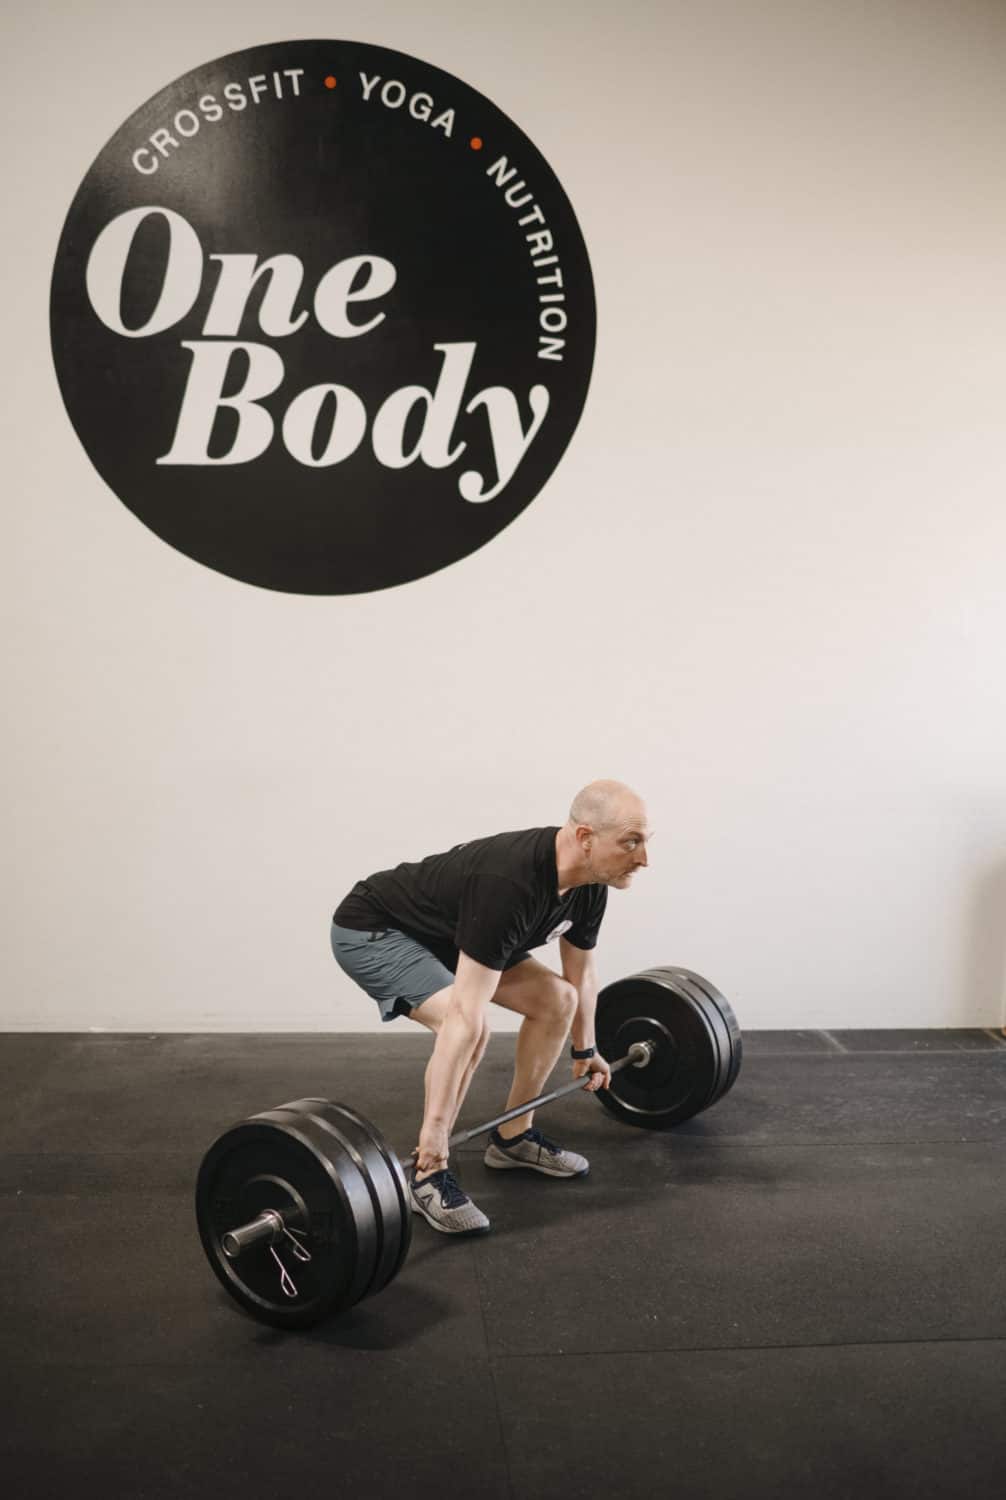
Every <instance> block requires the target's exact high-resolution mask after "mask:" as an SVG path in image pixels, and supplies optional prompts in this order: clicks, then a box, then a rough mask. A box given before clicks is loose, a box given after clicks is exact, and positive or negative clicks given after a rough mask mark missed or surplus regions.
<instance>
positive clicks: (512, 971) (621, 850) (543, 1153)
mask: <svg viewBox="0 0 1006 1500" xmlns="http://www.w3.org/2000/svg"><path fill="white" fill-rule="evenodd" d="M649 837H650V831H649V828H648V825H647V817H646V808H645V806H644V804H643V802H642V799H641V798H640V797H638V796H637V795H636V793H635V792H633V791H632V790H631V788H629V787H627V786H625V785H624V784H623V783H622V782H619V781H594V782H591V784H590V785H589V786H586V787H584V788H583V789H582V791H580V792H578V793H577V795H576V797H575V798H574V799H573V803H572V806H571V808H570V812H569V818H568V820H567V821H566V823H565V824H564V825H563V826H562V827H556V826H551V827H546V828H527V829H523V830H521V831H519V832H516V833H498V834H495V835H493V836H491V837H489V838H480V839H473V840H471V841H469V842H467V843H464V844H455V846H454V847H453V848H452V849H449V850H447V852H446V853H444V854H431V855H428V856H427V858H426V859H423V860H420V861H418V862H417V863H414V864H400V865H397V866H396V867H395V868H394V869H392V870H381V871H379V872H377V873H376V874H374V875H369V876H368V877H367V879H366V880H360V881H358V882H357V883H356V885H354V887H353V889H352V890H351V891H350V892H349V894H348V895H347V896H346V897H345V898H344V900H343V901H342V902H340V904H339V906H338V908H337V909H336V912H335V916H334V918H333V921H332V951H333V953H334V954H335V958H336V961H337V962H338V964H339V966H340V967H341V968H342V969H343V970H345V972H346V973H347V974H349V975H350V977H351V978H352V979H354V980H355V981H356V982H357V984H359V985H361V986H362V988H363V989H364V990H366V992H367V994H368V995H370V996H371V998H372V999H374V1000H375V1001H376V1002H377V1004H378V1007H379V1009H380V1013H381V1019H382V1021H392V1020H395V1019H396V1018H397V1017H399V1016H406V1017H408V1019H409V1020H410V1021H417V1022H419V1023H420V1024H421V1025H423V1026H427V1027H429V1029H430V1030H431V1031H433V1032H434V1033H435V1034H436V1041H435V1043H434V1047H433V1053H432V1055H431V1057H430V1060H429V1063H428V1065H427V1068H426V1085H425V1087H426V1101H425V1108H424V1112H423V1123H422V1127H421V1129H420V1132H419V1145H418V1148H417V1156H416V1161H415V1163H414V1165H413V1167H412V1169H411V1171H410V1173H409V1185H410V1191H411V1195H412V1206H413V1209H414V1211H415V1212H417V1213H420V1214H422V1216H423V1217H424V1218H425V1219H426V1220H427V1222H428V1223H429V1224H432V1226H433V1228H434V1229H439V1230H441V1231H443V1232H444V1233H446V1234H484V1233H485V1232H486V1230H488V1228H489V1220H488V1219H487V1218H486V1216H485V1214H484V1213H483V1212H482V1211H481V1209H479V1208H477V1207H476V1205H475V1204H474V1203H473V1202H472V1201H471V1199H470V1198H469V1197H468V1196H467V1194H465V1193H464V1192H463V1191H462V1190H461V1188H460V1186H459V1184H458V1182H457V1179H456V1178H455V1176H454V1174H453V1173H452V1172H451V1171H450V1170H449V1165H448V1137H449V1136H450V1133H451V1131H452V1130H453V1128H454V1122H455V1120H456V1119H457V1116H458V1112H459V1110H460V1109H461V1105H462V1103H463V1102H464V1098H465V1095H466V1093H467V1092H468V1086H469V1084H470V1083H471V1080H472V1075H473V1074H474V1072H475V1069H476V1068H477V1067H478V1065H479V1062H480V1061H481V1059H482V1055H483V1053H484V1052H485V1049H486V1043H487V1042H488V1040H489V1035H490V1027H489V1021H488V1014H487V1013H488V1010H489V1002H490V1001H494V1002H495V1003H496V1004H497V1005H502V1006H503V1007H504V1008H505V1009H507V1010H513V1011H516V1012H517V1013H518V1014H519V1015H521V1016H523V1018H524V1019H523V1021H522V1022H521V1027H520V1031H519V1033H518V1036H517V1050H516V1064H515V1067H514V1075H513V1083H512V1085H511V1088H510V1093H509V1096H508V1098H507V1103H506V1108H507V1109H511V1108H513V1107H514V1106H515V1105H517V1104H521V1103H523V1102H524V1101H525V1100H526V1099H533V1098H534V1097H535V1096H536V1095H538V1094H540V1093H541V1092H542V1089H543V1087H544V1084H545V1080H546V1079H547V1078H548V1076H549V1074H550V1073H551V1071H552V1069H553V1067H554V1066H555V1064H556V1062H557V1060H558V1057H559V1054H560V1052H561V1050H562V1046H563V1042H564V1041H565V1039H566V1037H567V1035H569V1033H570V1031H571V1030H572V1047H571V1049H570V1051H571V1056H572V1059H573V1076H574V1078H581V1077H583V1076H584V1075H585V1074H587V1073H589V1074H590V1080H589V1082H588V1083H587V1084H585V1085H584V1086H585V1088H588V1089H590V1090H596V1089H599V1088H607V1087H608V1084H609V1082H610V1080H611V1069H610V1067H609V1066H608V1064H607V1062H606V1061H605V1059H604V1058H603V1057H601V1056H600V1055H599V1054H598V1053H597V1050H596V1048H595V1045H594V1012H595V1008H596V1004H597V988H598V982H597V975H596V971H595V967H594V948H595V946H596V944H597V934H598V930H599V928H600V926H601V920H602V918H603V916H604V909H605V904H606V902H607V898H608V889H607V888H608V886H614V887H615V888H616V889H619V890H625V889H627V888H628V886H629V885H630V884H631V881H632V877H633V876H634V874H635V873H636V871H637V870H638V869H639V868H640V866H642V865H645V864H646V863H647V854H646V845H647V840H648V839H649ZM555 938H558V939H559V956H560V959H561V965H562V972H561V974H559V973H556V972H555V971H554V970H552V969H550V968H548V967H547V966H546V965H545V964H543V963H539V961H538V960H537V959H536V958H532V957H531V954H530V952H529V951H528V950H529V949H531V948H537V947H539V946H540V945H541V944H543V943H549V942H552V941H554V939H555ZM501 1113H502V1111H501ZM483 1160H484V1162H485V1165H486V1166H487V1167H493V1168H496V1169H499V1170H503V1171H506V1170H511V1169H513V1168H525V1169H530V1170H532V1171H536V1172H542V1173H544V1174H545V1175H546V1176H548V1177H577V1176H581V1175H582V1174H583V1173H584V1172H586V1171H587V1170H588V1166H589V1164H588V1162H587V1161H586V1159H585V1158H584V1157H582V1156H578V1155H577V1154H576V1152H574V1151H569V1150H565V1149H564V1148H563V1147H561V1146H558V1145H556V1143H555V1142H554V1141H551V1140H548V1139H546V1137H545V1136H543V1135H542V1134H541V1132H540V1131H539V1130H536V1129H535V1128H534V1126H533V1124H532V1112H531V1111H528V1112H527V1113H526V1114H524V1115H521V1116H520V1117H518V1118H517V1119H514V1120H511V1121H509V1122H508V1123H507V1124H506V1125H505V1126H504V1127H503V1128H502V1130H498V1129H497V1130H494V1131H493V1132H492V1134H491V1135H490V1138H489V1145H488V1146H487V1148H486V1152H485V1156H484V1158H483Z"/></svg>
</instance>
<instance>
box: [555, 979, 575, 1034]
mask: <svg viewBox="0 0 1006 1500" xmlns="http://www.w3.org/2000/svg"><path fill="white" fill-rule="evenodd" d="M547 994H548V1014H549V1015H551V1016H553V1017H554V1018H555V1019H556V1020H557V1021H563V1022H565V1024H566V1025H567V1026H568V1025H569V1023H570V1022H571V1021H572V1019H573V1017H574V1015H575V1014H576V1007H577V1005H578V1004H579V1000H580V997H579V994H578V993H577V988H576V985H575V984H570V982H569V980H568V979H560V978H559V976H558V974H557V975H556V976H555V978H554V979H553V980H551V981H550V982H549V984H548V986H547Z"/></svg>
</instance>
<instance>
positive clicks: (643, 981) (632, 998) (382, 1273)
mask: <svg viewBox="0 0 1006 1500" xmlns="http://www.w3.org/2000/svg"><path fill="white" fill-rule="evenodd" d="M595 1027H596V1036H597V1046H598V1050H599V1051H600V1052H601V1054H602V1056H604V1057H605V1058H611V1057H614V1058H615V1059H616V1061H615V1062H613V1063H611V1084H610V1086H609V1087H608V1088H607V1089H599V1090H598V1091H597V1094H596V1097H597V1098H598V1099H599V1100H600V1102H601V1104H602V1105H603V1106H604V1107H605V1109H607V1110H609V1111H610V1112H611V1113H612V1114H614V1115H616V1116H617V1117H618V1118H619V1119H620V1120H623V1121H625V1122H626V1123H627V1124H630V1125H637V1126H642V1127H643V1128H645V1129H650V1130H668V1129H671V1128H672V1127H673V1126H675V1125H679V1124H681V1123H682V1121H684V1120H689V1119H691V1118H692V1117H693V1116H695V1115H697V1114H699V1113H701V1111H702V1110H705V1109H708V1108H709V1107H710V1105H712V1104H715V1103H716V1101H717V1100H718V1099H722V1097H723V1095H724V1094H725V1093H727V1091H728V1090H729V1089H731V1088H732V1087H733V1085H734V1083H735V1082H736V1079H737V1075H738V1073H739V1071H740V1065H741V1055H742V1043H741V1033H740V1028H739V1026H738V1025H737V1020H736V1017H735V1016H734V1013H733V1011H732V1009H731V1007H730V1005H729V1003H728V1002H727V1001H726V1000H725V999H724V997H723V996H722V995H721V994H720V993H719V991H718V990H717V989H715V988H714V987H713V985H711V984H710V983H709V981H708V980H706V979H703V978H702V977H701V975H699V974H696V973H694V972H693V971H692V970H690V969H680V968H670V967H664V968H655V969H646V970H644V971H642V972H641V973H638V974H632V975H630V976H629V977H628V978H626V979H620V980H617V981H616V982H615V983H614V984H610V985H607V986H606V987H605V988H604V989H602V990H601V991H600V993H599V995H598V997H597V1014H596V1018H595ZM589 1080H590V1074H589V1073H588V1074H586V1075H585V1076H584V1077H582V1078H577V1079H574V1080H573V1082H572V1083H567V1084H564V1085H563V1086H562V1087H560V1088H557V1089H553V1090H552V1091H551V1092H550V1093H547V1094H541V1095H539V1096H538V1097H537V1098H536V1099H529V1100H528V1101H527V1102H526V1103H524V1104H518V1105H515V1106H514V1107H513V1108H512V1109H509V1110H507V1111H506V1112H505V1113H504V1114H501V1115H497V1116H496V1117H495V1119H492V1120H487V1121H485V1123H484V1124H481V1125H476V1126H474V1127H473V1128H471V1129H469V1130H464V1131H461V1132H459V1133H457V1134H455V1135H452V1136H451V1138H450V1141H449V1143H448V1146H449V1149H450V1148H453V1147H455V1146H460V1145H463V1144H464V1143H465V1142H466V1141H469V1140H472V1139H473V1137H475V1136H478V1135H484V1134H485V1133H486V1132H487V1131H489V1130H491V1129H492V1128H493V1127H494V1126H497V1125H502V1124H504V1123H505V1122H506V1121H507V1120H512V1119H516V1118H517V1116H519V1115H523V1114H525V1113H526V1112H527V1111H528V1110H531V1109H538V1108H540V1107H541V1106H543V1105H545V1104H549V1103H551V1102H552V1101H553V1100H555V1099H559V1098H562V1096H563V1095H564V1094H569V1093H573V1092H574V1091H576V1090H577V1089H582V1088H584V1087H585V1086H586V1084H587V1083H588V1082H589ZM413 1159H414V1158H413V1157H398V1156H396V1155H395V1153H394V1152H393V1151H392V1150H391V1148H390V1146H389V1145H388V1144H387V1142H386V1141H385V1140H384V1138H383V1137H382V1136H381V1134H380V1132H379V1131H378V1130H377V1127H376V1126H375V1125H372V1124H371V1122H370V1121H369V1120H368V1119H366V1117H365V1116H363V1115H361V1114H359V1113H358V1112H357V1111H356V1110H355V1109H352V1108H351V1107H350V1106H349V1105H348V1104H337V1103H335V1102H334V1101H332V1100H330V1099H294V1100H293V1101H292V1102H291V1103H289V1104H280V1105H278V1106H277V1107H276V1108H275V1109H270V1110H266V1111H264V1112H263V1113H261V1114H257V1115H252V1116H251V1118H250V1119H247V1120H243V1121H240V1122H239V1123H238V1124H236V1125H233V1126H231V1128H230V1129H229V1130H226V1131H225V1132H224V1133H223V1135H221V1136H220V1137H219V1139H218V1140H216V1141H215V1142H214V1143H213V1145H212V1146H211V1147H210V1149H209V1150H208V1151H207V1153H206V1155H205V1156H204V1157H203V1160H202V1164H201V1166H200V1168H199V1175H198V1178H197V1181H196V1221H197V1223H198V1226H199V1237H200V1239H201V1241H202V1245H203V1249H204V1250H205V1252H206V1256H207V1258H208V1260H209V1263H210V1265H211V1267H212V1268H213V1271H214V1273H215V1274H216V1276H217V1277H218V1278H219V1280H220V1282H221V1283H222V1285H223V1286H224V1288H225V1290H226V1291H227V1292H228V1293H229V1294H230V1296H231V1297H233V1299H234V1300H235V1302H237V1303H238V1304H239V1305H240V1306H241V1307H243V1308H244V1309H245V1310H246V1311H248V1312H250V1313H251V1314H253V1316H255V1317H257V1318H259V1319H260V1320H261V1321H262V1322H264V1323H270V1324H272V1325H273V1326H276V1327H280V1328H291V1329H293V1328H308V1327H310V1326H311V1325H312V1324H314V1323H317V1322H318V1321H319V1320H320V1319H322V1318H324V1317H328V1316H332V1315H336V1314H339V1313H342V1312H345V1311H346V1310H347V1309H348V1308H350V1307H352V1306H354V1305H355V1304H356V1303H357V1302H360V1301H362V1300H363V1298H365V1297H372V1296H374V1295H375V1294H376V1293H377V1292H379V1291H381V1290H382V1289H383V1288H384V1287H386V1286H387V1285H388V1284H389V1282H391V1281H393V1280H394V1278H395V1277H396V1276H397V1275H398V1272H399V1271H400V1270H401V1268H402V1266H403V1265H404V1263H405V1259H406V1256H407V1255H408V1252H409V1246H410V1244H411V1241H412V1203H411V1199H410V1195H409V1186H408V1182H407V1179H406V1173H405V1169H406V1168H408V1167H410V1166H411V1164H412V1161H413Z"/></svg>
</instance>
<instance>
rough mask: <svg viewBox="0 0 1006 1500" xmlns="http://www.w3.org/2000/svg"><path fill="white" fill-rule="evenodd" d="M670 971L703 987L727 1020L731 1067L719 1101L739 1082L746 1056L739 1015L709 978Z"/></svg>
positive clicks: (718, 1098)
mask: <svg viewBox="0 0 1006 1500" xmlns="http://www.w3.org/2000/svg"><path fill="white" fill-rule="evenodd" d="M670 972H671V973H673V974H680V975H682V976H683V977H684V978H685V979H690V980H691V982H692V983H693V984H694V985H697V986H698V987H699V989H701V990H702V991H703V992H704V993H705V994H706V995H708V996H709V999H710V1000H711V1001H712V1002H713V1004H714V1005H715V1006H716V1008H717V1010H718V1011H719V1013H720V1015H721V1016H722V1017H723V1020H724V1021H725V1023H726V1026H727V1030H728V1031H729V1033H730V1056H731V1060H730V1067H729V1069H728V1072H727V1078H726V1082H725V1083H724V1085H723V1087H722V1088H721V1089H720V1091H719V1093H718V1094H717V1095H716V1099H717V1101H718V1100H720V1099H722V1098H723V1095H724V1094H726V1093H727V1092H728V1091H729V1090H730V1089H732V1088H733V1086H734V1084H735V1083H736V1082H737V1075H738V1074H739V1073H740V1070H741V1062H742V1061H743V1058H744V1041H743V1037H742V1034H741V1029H740V1026H739V1024H738V1021H737V1017H736V1016H735V1015H734V1011H733V1006H732V1005H731V1004H730V1002H729V1000H727V999H726V998H725V996H723V995H721V994H720V992H719V990H718V989H717V988H716V986H715V985H714V984H711V983H710V982H709V980H708V979H704V978H703V977H702V975H701V974H696V973H694V971H693V970H691V969H678V968H674V969H672V970H671V971H670Z"/></svg>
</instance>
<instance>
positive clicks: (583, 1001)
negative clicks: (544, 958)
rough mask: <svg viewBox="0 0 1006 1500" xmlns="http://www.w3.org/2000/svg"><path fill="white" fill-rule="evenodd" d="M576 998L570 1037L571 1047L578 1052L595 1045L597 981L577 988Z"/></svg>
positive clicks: (590, 981) (588, 982)
mask: <svg viewBox="0 0 1006 1500" xmlns="http://www.w3.org/2000/svg"><path fill="white" fill-rule="evenodd" d="M577 996H578V1003H577V1007H576V1014H575V1016H574V1017H573V1026H572V1029H571V1031H570V1037H571V1039H572V1042H573V1046H574V1047H575V1048H576V1049H577V1051H580V1050H581V1049H582V1048H584V1047H593V1046H594V1044H595V1038H594V1015H595V1013H596V1011H597V981H596V980H585V981H584V983H583V984H581V985H579V986H578V987H577Z"/></svg>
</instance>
